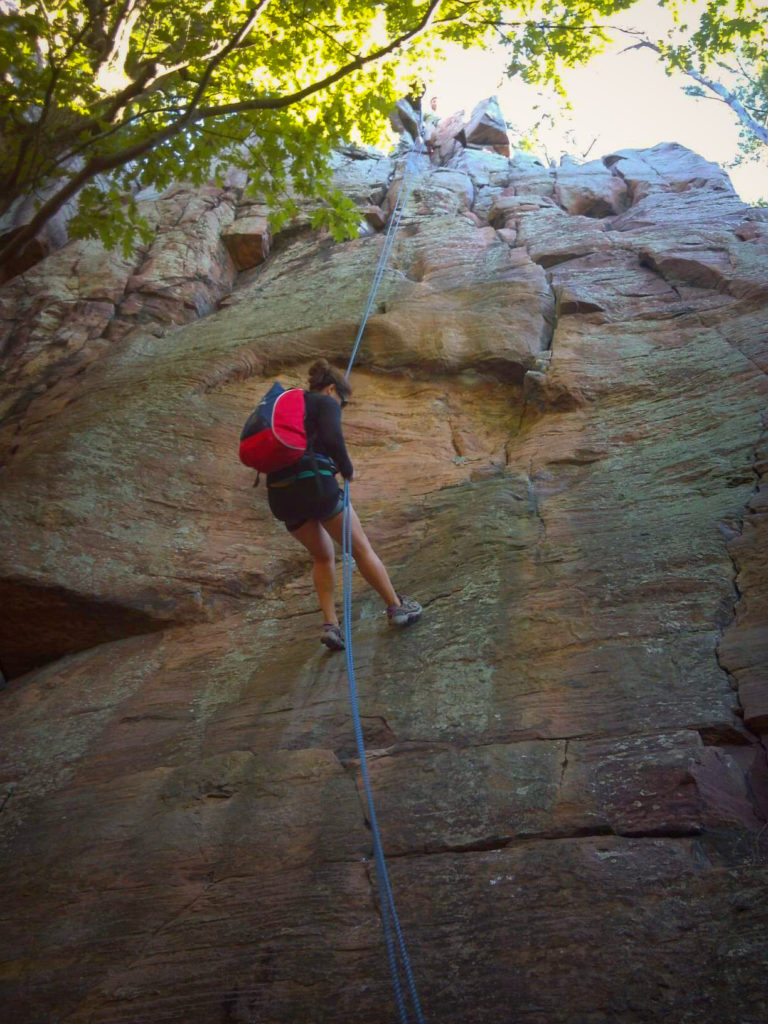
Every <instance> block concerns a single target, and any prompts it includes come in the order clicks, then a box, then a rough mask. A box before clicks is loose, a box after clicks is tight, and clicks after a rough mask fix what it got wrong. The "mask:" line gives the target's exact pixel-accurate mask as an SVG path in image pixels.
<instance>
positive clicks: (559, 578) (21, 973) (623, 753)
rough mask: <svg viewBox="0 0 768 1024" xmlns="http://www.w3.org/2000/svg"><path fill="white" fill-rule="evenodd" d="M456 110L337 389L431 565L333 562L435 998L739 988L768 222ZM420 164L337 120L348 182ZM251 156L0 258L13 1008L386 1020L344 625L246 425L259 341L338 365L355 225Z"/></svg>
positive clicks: (5, 771) (743, 971) (4, 747)
mask: <svg viewBox="0 0 768 1024" xmlns="http://www.w3.org/2000/svg"><path fill="white" fill-rule="evenodd" d="M455 130H456V125H455V124H452V123H451V124H449V125H448V126H447V127H444V128H443V131H442V134H441V135H440V134H439V133H438V137H437V139H436V144H435V148H434V152H433V156H432V159H431V161H430V160H428V159H427V158H423V159H422V162H421V164H420V166H419V168H418V172H417V175H416V180H415V185H414V189H413V192H412V194H411V198H410V200H409V204H408V207H407V209H406V213H405V216H404V219H403V223H402V225H401V229H400V232H399V235H398V238H397V242H396V244H395V248H394V251H393V256H392V259H391V262H390V266H389V269H388V270H387V273H386V275H385V278H384V282H383V284H382V288H381V290H380V292H379V296H378V300H377V305H376V308H375V312H374V316H373V317H372V319H371V321H370V326H369V329H368V331H367V333H366V336H365V339H364V344H363V350H362V356H361V361H360V364H359V368H358V369H357V370H356V371H355V373H354V376H353V384H354V387H355V396H354V402H353V404H351V405H350V406H349V408H348V409H347V410H346V411H345V429H346V433H347V437H348V441H349V445H350V449H351V454H352V457H353V461H354V462H355V465H356V478H357V479H356V482H355V483H354V484H353V485H352V493H353V501H354V502H355V505H356V506H357V508H358V510H359V512H360V514H361V517H362V519H363V521H364V522H365V524H366V526H367V528H368V530H369V533H370V535H371V537H372V539H373V540H374V543H375V545H376V546H377V548H378V550H379V551H380V553H381V554H382V556H383V557H384V560H385V561H386V562H387V564H388V565H389V567H390V569H391V572H392V575H393V577H394V579H395V582H396V585H397V586H398V587H399V588H400V589H402V590H404V591H405V592H407V593H412V594H413V595H414V596H416V597H418V598H419V600H421V601H422V602H423V603H424V605H425V614H424V618H423V620H422V622H421V623H419V624H418V625H417V626H415V627H413V628H412V629H410V630H408V631H405V632H402V633H398V634H397V635H393V634H391V633H390V632H388V631H387V629H386V627H385V624H384V622H383V620H382V616H381V614H380V609H379V607H378V604H377V600H376V599H375V597H374V595H372V593H371V592H370V591H369V590H367V589H366V588H365V587H364V586H363V584H362V581H359V580H358V581H356V584H355V587H356V589H355V621H354V632H355V652H356V662H357V666H358V685H359V688H360V699H361V704H362V713H363V720H364V726H365V734H366V742H367V745H368V747H369V754H370V771H371V777H372V783H373V787H374V791H375V794H376V797H377V810H378V815H379V819H380V824H381V827H382V830H383V835H384V843H385V849H386V852H387V854H388V857H389V863H390V870H391V875H392V881H393V887H394V892H395V898H396V900H397V903H398V907H399V909H400V913H401V917H402V922H403V926H404V931H405V935H406V939H407V941H408V945H409V950H410V953H411V956H412V960H413V965H414V970H415V974H416V978H417V982H418V985H419V991H420V995H421V999H422V1002H423V1005H424V1009H425V1014H426V1017H427V1019H428V1020H430V1021H442V1022H457V1024H458V1022H462V1024H466V1022H473V1024H482V1022H491V1021H493V1022H498V1021H507V1020H521V1021H522V1020H525V1021H527V1022H531V1024H555V1022H563V1024H565V1022H567V1024H587V1022H589V1024H617V1022H622V1024H636V1022H637V1024H639V1022H651V1021H662V1020H663V1021H668V1020H675V1021H677V1022H680V1024H685V1022H693V1021H697V1022H699V1021H710V1022H715V1021H716V1022H718V1024H729V1022H730V1024H737V1022H738V1024H758V1022H759V1021H764V1020H765V1019H767V1018H768V997H767V996H766V988H765V972H766V968H768V958H767V957H768V955H767V954H766V950H767V949H768V943H767V941H766V940H768V911H767V910H766V904H765V886H766V882H768V868H767V867H766V864H768V859H767V857H766V851H767V850H768V840H767V839H766V837H767V836H768V830H766V829H765V822H766V813H767V812H768V781H767V778H768V770H767V768H766V751H765V744H764V740H763V736H764V734H765V732H766V730H768V674H767V671H766V665H767V664H768V639H767V632H766V620H767V619H768V586H767V584H766V580H767V579H768V573H767V572H766V563H767V561H768V527H767V526H766V519H767V517H768V506H766V499H765V494H766V491H765V488H764V487H762V480H763V476H764V474H765V470H766V466H767V465H768V443H767V442H766V429H765V426H766V425H765V397H766V380H767V378H766V372H767V371H768V345H767V344H766V336H767V326H768V313H767V310H768V222H766V220H765V219H763V218H762V211H758V210H750V209H749V208H748V207H746V206H744V204H742V203H741V202H740V201H739V199H738V198H737V196H736V195H735V194H734V192H733V190H732V188H731V186H730V183H729V181H728V179H727V177H726V175H725V174H724V173H723V172H722V171H721V170H719V169H718V168H717V167H714V166H712V165H711V164H708V163H706V162H705V161H703V160H702V159H701V158H699V157H697V156H696V155H695V154H693V153H690V152H689V151H687V150H685V149H683V148H682V147H680V146H677V145H671V144H670V145H661V146H657V147H655V148H654V149H651V150H644V151H631V150H627V151H622V152H619V153H614V154H610V155H608V156H606V157H604V158H603V159H602V160H596V161H593V162H591V163H588V164H585V165H577V164H575V163H572V162H564V164H563V166H561V167H560V168H558V169H549V168H546V167H543V166H541V165H540V164H539V163H537V162H536V161H535V160H533V159H532V158H531V157H529V156H526V155H524V154H521V153H516V154H514V155H513V157H512V158H511V159H508V158H507V157H505V156H504V155H501V154H499V153H495V152H491V151H488V150H482V149H472V148H469V149H464V148H462V147H461V145H460V144H459V143H457V142H456V141H455V140H454V138H453V135H454V133H455ZM403 171H404V161H403V160H398V161H395V160H389V159H386V158H383V157H381V156H379V155H376V154H370V153H364V152H362V151H356V150H350V151H349V152H348V153H346V154H342V155H340V157H339V161H338V177H339V182H340V183H341V184H342V187H344V188H345V189H346V190H347V191H348V192H349V194H350V195H351V196H353V198H354V199H355V201H356V202H358V203H359V204H360V208H361V220H362V218H363V216H364V214H366V213H367V214H368V219H369V221H370V222H371V223H383V222H384V221H385V220H386V216H387V213H388V210H389V209H390V208H391V204H392V196H393V189H394V188H395V187H396V185H397V182H398V180H399V179H400V178H401V177H402V174H403ZM239 196H240V193H239V190H238V188H237V187H235V185H233V186H232V187H230V188H227V189H223V190H214V189H208V190H202V191H200V190H198V191H191V190H188V189H184V188H182V187H179V188H178V189H176V190H175V191H173V192H171V193H169V194H167V195H165V196H163V197H146V198H145V199H143V201H142V202H143V206H144V207H145V213H146V214H147V215H150V216H151V217H152V218H154V222H155V223H156V225H157V233H156V240H155V242H154V244H153V245H152V246H151V247H150V248H149V249H147V250H146V251H138V252H136V253H135V255H134V256H133V257H132V258H131V259H122V258H120V257H117V256H114V255H107V254H105V253H104V252H103V251H101V250H100V249H99V248H98V246H96V245H95V244H93V243H82V242H79V243H72V244H69V245H67V246H65V247H64V248H62V249H61V250H59V251H58V252H56V253H54V254H53V255H51V256H49V257H48V258H47V259H45V260H43V261H42V262H41V263H39V264H37V265H36V266H35V267H33V268H31V269H30V270H28V271H27V272H26V273H24V274H23V275H21V276H20V277H17V278H15V279H14V280H12V281H10V282H8V283H7V284H6V285H5V286H4V287H3V288H2V290H1V291H0V304H1V305H0V315H2V319H3V323H4V337H5V342H4V353H5V355H4V373H3V379H2V383H1V384H0V388H1V389H2V391H1V392H0V395H1V398H0V400H1V401H2V410H3V425H2V431H1V432H0V443H1V445H2V452H3V458H4V469H3V470H2V474H1V475H0V488H1V491H2V495H1V496H2V512H1V513H0V515H1V517H2V531H3V536H4V537H5V539H6V543H5V544H4V546H3V549H2V552H0V563H1V567H0V594H1V595H2V606H3V614H2V621H1V622H0V660H1V661H2V665H3V668H4V671H5V674H6V676H7V677H8V678H9V682H8V685H7V686H6V688H5V689H4V690H3V691H2V692H0V706H1V707H2V715H1V716H0V718H1V720H2V727H1V728H2V738H1V740H0V781H1V782H2V792H3V794H4V795H3V796H2V799H1V800H0V803H1V804H2V814H0V827H1V828H2V834H3V847H2V853H1V854H0V856H1V858H2V872H1V873H0V879H1V881H0V888H2V895H1V896H0V908H2V909H0V921H1V922H2V924H1V925H0V947H2V971H1V972H0V978H1V979H2V981H1V982H0V984H2V988H3V1005H4V1007H5V1010H4V1014H5V1016H4V1019H5V1020H7V1021H8V1022H9V1024H22V1022H24V1024H27V1022H29V1024H31V1022H39V1021H43V1020H44V1021H61V1022H64V1021H66V1022H67V1024H80V1022H82V1024H85V1022H89V1024H97V1022H98V1024H102V1022H103V1024H106V1022H110V1024H114V1022H118V1021H125V1022H132V1024H135V1022H139V1021H149V1020H151V1021H153V1022H154V1024H160V1022H168V1024H178V1022H180V1021H183V1022H185V1024H198V1022H199V1024H211V1022H213V1021H222V1022H226V1021H237V1022H243V1024H244V1022H259V1024H286V1022H288V1021H291V1022H297V1024H299V1022H321V1021H322V1022H326V1024H332V1022H339V1024H341V1022H345V1024H348V1022H366V1024H378V1022H382V1024H383V1022H385V1021H390V1020H392V1019H393V1017H394V1009H393V1004H392V999H391V997H390V981H389V977H388V974H387V970H386V961H385V957H384V954H383V945H382V940H381V936H380V927H379V919H378V916H377V907H376V903H375V895H374V888H373V886H374V876H373V870H372V864H371V861H370V842H369V837H370V834H369V831H368V830H367V828H366V824H365V821H364V816H363V811H362V804H361V791H360V780H359V772H358V767H359V766H358V764H357V762H356V755H355V749H354V741H353V737H352V732H351V728H350V721H349V713H348V706H347V697H346V681H345V673H344V665H343V659H342V658H340V657H338V656H332V655H328V654H327V653H326V652H325V651H324V650H323V649H322V648H321V647H320V646H319V644H318V642H317V632H316V627H317V625H318V623H319V616H318V614H317V610H316V601H315V598H314V595H313V592H312V587H311V582H310V577H309V571H308V564H307V560H306V557H305V554H304V552H303V550H302V549H300V548H299V546H298V545H297V544H296V543H295V542H293V541H292V540H291V539H290V538H289V537H288V536H287V535H286V534H285V531H284V530H282V528H280V527H279V526H278V524H276V523H275V522H274V520H272V519H271V517H270V515H269V513H268V511H267V509H266V501H265V496H264V492H263V488H262V489H259V490H256V491H254V490H253V489H252V488H251V486H250V485H251V482H252V474H250V473H249V472H248V471H246V470H245V469H244V468H243V467H242V466H240V465H239V463H238V462H237V460H236V456H235V449H236V439H237V436H238V434H239V430H240V427H241V424H242V421H243V420H244V418H245V416H246V415H247V413H248V412H249V411H250V409H251V407H252V405H253V404H254V402H255V400H256V399H257V398H258V396H259V395H260V394H261V393H262V392H263V390H264V388H265V383H267V382H269V381H270V380H271V379H273V377H274V376H275V375H278V376H279V378H280V379H281V380H283V381H284V382H296V383H298V382H300V381H301V380H302V379H303V376H304V373H305V370H306V367H307V365H308V363H309V361H310V360H311V359H313V358H314V357H315V356H317V355H327V356H329V357H330V358H334V359H337V360H339V362H340V363H341V362H343V361H345V359H346V357H347V355H348V353H349V351H350V348H351V344H352V340H353V338H354V334H355V329H356V326H357V322H358V320H359V317H360V315H361V313H362V310H363V307H364V304H365V299H366V295H367V291H368V288H369V285H370V282H371V279H372V275H373V271H374V267H375V264H376V260H377V258H378V254H379V252H380V248H381V244H382V238H381V235H380V233H377V232H376V231H374V230H373V229H372V228H367V229H366V230H365V231H363V233H362V234H361V237H359V238H358V239H357V240H355V241H351V242H348V243H345V244H335V243H333V242H332V241H330V240H329V239H328V238H327V237H325V236H322V235H319V234H317V233H315V232H313V231H311V230H310V229H309V227H308V221H303V220H301V219H299V221H298V222H297V223H296V224H295V225H294V227H293V229H292V230H291V231H290V232H287V233H284V234H282V235H278V236H277V237H276V238H274V239H270V238H269V234H268V231H267V229H266V222H265V220H264V211H262V210H260V209H258V208H254V207H253V206H248V205H246V204H243V203H242V202H241V201H240V199H239ZM375 209H378V211H379V214H380V217H378V219H377V217H376V216H372V215H371V211H373V210H375ZM238 221H241V222H243V223H241V224H239V225H238ZM254 225H255V226H254ZM270 244H271V246H272V248H271V252H270ZM254 253H255V255H254ZM243 254H245V255H243ZM265 258H266V259H265ZM259 260H265V261H264V262H261V263H258V261H259ZM254 262H256V263H257V265H256V266H253V267H251V269H245V270H243V269H242V267H243V266H244V265H245V266H247V265H249V264H250V263H254Z"/></svg>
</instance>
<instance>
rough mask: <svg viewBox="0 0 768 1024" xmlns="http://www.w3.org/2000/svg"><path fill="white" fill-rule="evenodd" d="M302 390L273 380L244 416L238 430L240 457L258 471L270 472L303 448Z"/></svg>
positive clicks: (295, 459) (288, 463)
mask: <svg viewBox="0 0 768 1024" xmlns="http://www.w3.org/2000/svg"><path fill="white" fill-rule="evenodd" d="M305 411H306V409H305V404H304V392H303V391H302V390H301V388H289V389H286V388H284V387H283V385H282V384H278V383H277V382H275V383H274V384H273V385H272V387H271V388H270V389H269V391H268V392H267V393H266V395H264V397H263V398H262V400H261V401H260V402H259V404H258V405H257V406H256V408H255V409H254V411H253V412H252V413H251V415H250V416H249V417H248V419H247V420H246V423H245V426H244V427H243V431H242V433H241V434H240V461H241V462H242V463H243V464H244V465H246V466H249V467H250V468H251V469H256V470H258V471H259V472H260V473H274V472H275V471H276V470H278V469H285V468H286V467H287V466H292V465H293V463H294V462H298V460H299V459H300V458H301V456H302V455H303V454H304V453H305V452H306V450H307V432H306V430H305V428H304V414H305Z"/></svg>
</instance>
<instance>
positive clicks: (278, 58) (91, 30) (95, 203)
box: [0, 0, 634, 264]
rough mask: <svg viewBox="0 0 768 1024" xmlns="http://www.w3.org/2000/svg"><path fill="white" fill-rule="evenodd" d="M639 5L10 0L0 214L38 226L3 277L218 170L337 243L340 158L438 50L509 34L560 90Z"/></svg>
mask: <svg viewBox="0 0 768 1024" xmlns="http://www.w3.org/2000/svg"><path fill="white" fill-rule="evenodd" d="M633 2H634V0H580V2H579V3H578V4H575V5H574V4H573V3H569V2H567V0H545V2H544V3H539V4H538V5H537V6H536V10H535V11H534V8H533V5H532V4H531V3H530V2H529V0H518V2H517V3H513V4H503V3H498V2H494V0H477V2H473V0H395V2H387V3H380V2H363V0H336V2H335V3H333V4H328V3H327V0H281V2H279V3H278V2H276V0H184V2H183V3H180V2H172V0H47V2H43V0H34V2H29V3H24V2H23V0H21V2H16V0H0V142H2V145H0V197H1V198H0V214H2V213H7V212H8V211H9V209H10V208H11V207H14V204H17V205H16V206H15V207H14V209H18V204H19V203H21V202H22V201H23V200H26V205H27V207H29V208H30V213H29V215H28V216H27V217H26V221H25V222H23V223H22V226H21V227H20V228H18V229H17V230H16V231H14V232H13V234H12V235H11V236H10V237H6V238H5V239H4V243H3V244H0V264H2V262H4V261H8V260H9V259H11V258H13V256H14V255H15V254H17V253H18V252H19V251H21V250H22V249H23V247H24V245H26V244H27V243H28V241H29V240H30V239H31V238H32V237H34V235H35V233H36V232H38V231H39V230H40V228H41V227H42V226H43V225H44V224H45V223H46V222H47V220H49V219H50V218H51V217H52V216H53V215H54V214H55V213H56V212H57V211H58V210H59V209H61V207H62V206H63V205H64V204H65V203H67V202H68V201H69V200H71V199H72V197H74V196H78V209H79V212H78V214H77V216H76V217H75V218H74V220H73V221H72V222H71V223H70V232H71V233H74V234H80V235H91V234H94V233H99V234H100V235H101V236H102V238H103V239H104V240H105V241H106V242H107V243H110V244H112V243H114V242H115V241H117V240H119V239H120V238H121V237H124V236H125V234H126V232H127V231H129V230H130V229H131V228H132V226H135V208H134V206H133V204H132V201H131V199H130V196H131V195H132V194H133V193H135V191H136V189H137V187H138V186H139V185H141V186H154V187H155V188H157V189H162V188H164V187H165V186H167V185H168V184H169V183H170V182H172V181H174V180H179V179H180V178H183V179H185V180H188V181H192V182H193V183H200V182H202V181H205V180H210V178H211V177H212V176H215V175H216V173H217V170H218V169H220V168H222V167H224V166H228V167H231V166H240V167H244V168H247V170H248V172H249V175H250V179H251V187H252V189H253V190H254V191H258V192H260V193H261V194H263V195H264V197H265V199H266V200H267V202H269V204H270V206H271V207H272V208H273V209H274V210H275V211H276V215H277V211H279V210H282V213H283V215H289V214H290V213H291V212H292V206H291V199H290V197H289V196H288V194H287V182H288V180H289V179H290V182H291V190H292V191H293V192H294V193H295V194H298V195H302V194H305V195H306V194H312V195H314V196H316V197H319V198H320V199H321V200H322V201H323V205H322V206H321V210H322V211H324V213H319V214H318V222H319V220H320V219H322V218H323V217H324V219H325V221H326V222H327V223H328V224H329V225H330V226H332V227H333V228H334V230H335V231H336V232H338V233H343V232H344V230H345V229H346V228H348V227H349V225H350V223H351V219H352V214H351V211H350V209H349V205H348V204H346V203H345V201H344V200H343V199H342V198H341V197H340V196H338V195H337V194H336V193H335V192H334V191H333V189H332V188H331V186H330V177H329V170H328V156H329V153H330V151H331V148H332V147H333V146H334V145H336V144H338V143H340V142H341V141H359V142H363V143H376V142H378V141H380V139H381V136H382V132H383V130H384V128H385V125H386V118H385V115H386V112H387V111H388V110H389V109H390V108H391V106H392V104H393V103H394V101H395V99H396V98H397V96H398V95H402V94H403V92H404V91H407V83H408V81H409V79H412V78H413V76H417V75H420V74H426V73H427V69H428V67H429V65H430V62H431V61H433V60H434V59H436V56H437V53H438V52H439V47H440V44H441V42H442V41H452V42H458V43H460V44H461V45H463V46H465V47H469V46H482V45H483V44H484V43H485V42H486V41H487V40H488V39H489V38H491V37H492V36H493V35H494V34H496V33H498V32H499V31H502V32H504V33H507V34H508V33H509V31H510V28H511V27H512V26H514V35H513V37H512V38H513V40H514V41H513V42H512V43H511V46H512V50H513V61H514V62H515V64H516V66H519V67H524V68H525V70H526V73H527V74H529V75H531V76H534V77H538V78H539V79H541V80H548V81H557V72H558V68H559V67H561V66H564V65H573V64H574V63H576V62H579V61H583V60H586V59H587V58H588V57H589V56H590V55H591V54H593V53H595V52H597V51H598V50H599V49H600V48H601V47H602V45H603V43H604V39H605V37H604V34H603V31H602V29H601V28H600V27H599V25H597V24H595V21H596V19H598V18H599V17H602V16H605V15H608V14H610V13H612V12H613V11H616V10H620V9H624V8H626V7H628V6H630V5H631V4H632V3H633ZM30 199H32V200H33V202H32V203H30V202H29V200H30Z"/></svg>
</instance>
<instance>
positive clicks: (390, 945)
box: [341, 137, 424, 1024]
mask: <svg viewBox="0 0 768 1024" xmlns="http://www.w3.org/2000/svg"><path fill="white" fill-rule="evenodd" d="M422 146H423V143H422V141H421V137H420V138H419V144H418V146H417V148H416V149H415V150H412V151H411V153H410V154H409V156H408V160H407V162H406V169H405V173H404V175H403V180H402V183H401V185H400V191H399V192H398V195H397V199H396V200H395V206H394V209H393V210H392V215H391V216H390V218H389V226H388V227H387V233H386V235H385V237H384V245H383V246H382V250H381V254H380V255H379V262H378V265H377V267H376V272H375V274H374V276H373V283H372V285H371V290H370V293H369V295H368V302H367V304H366V307H365V312H364V313H363V318H362V320H361V321H360V327H359V329H358V332H357V338H356V339H355V344H354V347H353V349H352V355H351V356H350V360H349V364H348V366H347V372H346V377H347V379H349V375H350V373H351V372H352V367H353V365H354V362H355V359H356V357H357V352H358V349H359V348H360V342H361V340H362V337H363V333H364V331H365V328H366V324H367V323H368V318H369V317H370V315H371V310H372V309H373V303H374V301H375V299H376V292H377V291H378V288H379V285H380V284H381V280H382V278H383V277H384V270H385V269H386V264H387V260H388V259H389V254H390V251H391V249H392V245H393V243H394V240H395V235H396V234H397V229H398V227H399V225H400V218H401V217H402V214H403V207H404V206H405V203H406V200H407V199H408V196H409V194H410V191H411V186H412V184H413V178H414V175H415V171H416V167H417V163H418V158H419V157H420V156H421V152H422ZM341 549H342V562H343V584H344V634H345V636H346V641H347V642H346V659H347V676H348V678H349V703H350V708H351V711H352V724H353V727H354V732H355V742H356V744H357V753H358V757H359V758H360V774H361V775H362V778H363V786H364V788H365V799H366V804H367V809H368V820H369V822H370V825H371V835H372V837H373V853H374V858H375V861H376V877H377V881H378V889H379V901H380V904H381V923H382V928H383V930H384V942H385V945H386V948H387V957H388V959H389V970H390V973H391V974H392V984H393V985H394V989H395V1000H396V1002H397V1012H398V1015H399V1017H400V1024H408V1013H407V1010H406V1004H405V997H404V994H403V986H402V981H401V978H400V969H399V966H402V971H403V973H404V974H405V980H406V984H407V986H408V993H409V995H410V997H411V1004H412V1006H413V1012H414V1014H415V1016H416V1021H417V1024H424V1015H423V1014H422V1011H421V1005H420V1003H419V996H418V993H417V991H416V981H415V979H414V976H413V971H412V969H411V962H410V959H409V957H408V951H407V950H406V948H405V939H404V937H403V932H402V928H401V927H400V920H399V918H398V916H397V910H396V909H395V900H394V896H393V895H392V887H391V886H390V883H389V873H388V871H387V863H386V860H385V858H384V849H383V847H382V844H381V834H380V832H379V826H378V822H377V820H376V809H375V807H374V804H373V791H372V789H371V780H370V777H369V775H368V764H367V760H366V753H365V744H364V742H363V727H362V724H361V721H360V708H359V703H358V699H357V686H356V683H355V663H354V656H353V652H352V520H351V517H350V514H349V481H348V480H345V481H344V519H343V525H342V545H341ZM393 933H394V934H393ZM398 952H399V954H400V965H398Z"/></svg>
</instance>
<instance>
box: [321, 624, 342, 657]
mask: <svg viewBox="0 0 768 1024" xmlns="http://www.w3.org/2000/svg"><path fill="white" fill-rule="evenodd" d="M320 643H321V644H325V646H326V647H327V648H328V650H329V651H343V650H344V648H345V647H346V644H345V643H344V634H343V633H342V632H341V629H340V628H339V627H338V626H337V625H336V623H334V622H324V623H323V633H322V636H321V637H320Z"/></svg>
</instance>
